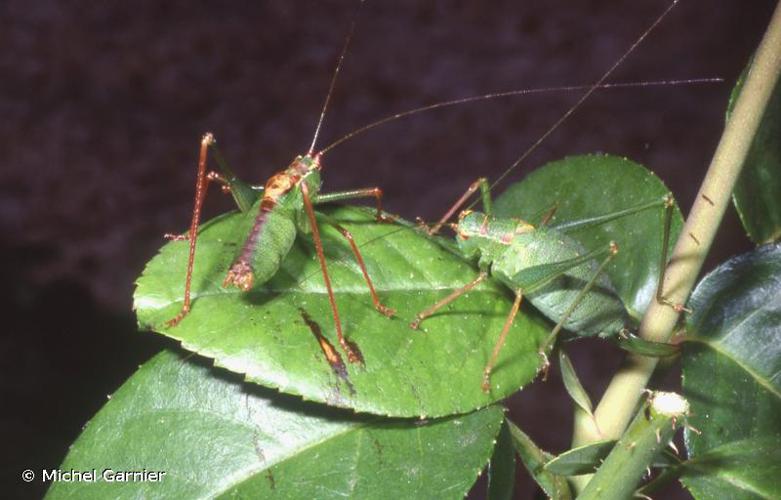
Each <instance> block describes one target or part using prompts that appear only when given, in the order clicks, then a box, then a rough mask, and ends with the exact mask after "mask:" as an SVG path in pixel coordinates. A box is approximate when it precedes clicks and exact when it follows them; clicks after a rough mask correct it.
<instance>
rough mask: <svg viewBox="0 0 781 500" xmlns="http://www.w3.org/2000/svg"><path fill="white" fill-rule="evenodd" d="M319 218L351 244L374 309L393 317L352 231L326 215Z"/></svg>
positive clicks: (393, 312)
mask: <svg viewBox="0 0 781 500" xmlns="http://www.w3.org/2000/svg"><path fill="white" fill-rule="evenodd" d="M317 217H319V218H321V219H323V221H325V222H326V223H327V224H329V225H331V226H333V227H334V228H335V229H336V230H337V231H339V233H340V234H341V235H342V236H344V238H345V239H346V240H347V242H348V243H349V244H350V248H351V249H352V252H353V254H354V255H355V260H356V261H358V266H359V267H360V268H361V273H362V274H363V279H364V281H366V285H367V286H368V287H369V293H370V294H371V297H372V302H373V303H374V308H375V309H377V310H378V311H379V312H381V313H382V314H384V315H385V316H388V317H391V316H393V315H394V314H395V313H396V311H394V310H393V309H391V308H390V307H387V306H385V305H383V304H382V302H380V298H379V297H378V296H377V292H376V290H375V289H374V283H372V280H371V278H370V277H369V272H368V271H367V270H366V264H365V263H364V261H363V256H362V255H361V252H360V250H358V245H356V244H355V239H354V238H353V235H352V233H351V232H350V231H348V230H347V229H345V228H344V227H342V226H341V225H340V224H339V223H338V222H337V221H336V220H335V219H334V218H333V217H330V216H327V215H325V214H322V213H320V214H317Z"/></svg>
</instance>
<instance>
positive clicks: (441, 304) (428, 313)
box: [409, 271, 488, 330]
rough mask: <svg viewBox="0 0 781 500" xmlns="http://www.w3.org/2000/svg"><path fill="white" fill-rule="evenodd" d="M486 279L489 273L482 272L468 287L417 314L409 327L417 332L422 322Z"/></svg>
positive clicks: (455, 291) (457, 290)
mask: <svg viewBox="0 0 781 500" xmlns="http://www.w3.org/2000/svg"><path fill="white" fill-rule="evenodd" d="M486 277H488V273H487V272H486V271H481V272H480V274H478V275H477V278H475V279H473V280H472V281H470V282H469V283H467V284H466V285H464V286H462V287H461V288H457V289H456V290H454V291H453V292H452V293H451V294H450V295H448V296H447V297H445V298H444V299H442V300H440V301H439V302H437V303H436V304H434V305H433V306H431V307H429V308H428V309H426V310H425V311H423V312H420V313H418V314H416V315H415V321H413V322H412V323H410V325H409V326H410V327H412V328H413V329H415V330H417V329H418V327H419V326H420V322H421V321H423V320H424V319H426V318H428V317H429V316H431V315H432V314H434V313H435V312H437V311H438V310H440V309H442V308H443V307H445V306H446V305H448V304H450V303H451V302H453V301H454V300H456V299H457V298H459V297H460V296H462V295H463V294H465V293H466V292H468V291H469V290H471V289H473V288H474V287H476V286H477V285H478V284H479V283H480V282H481V281H483V280H484V279H485V278H486Z"/></svg>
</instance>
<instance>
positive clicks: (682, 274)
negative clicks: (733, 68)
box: [573, 2, 781, 487]
mask: <svg viewBox="0 0 781 500" xmlns="http://www.w3.org/2000/svg"><path fill="white" fill-rule="evenodd" d="M779 73H781V2H779V4H778V5H777V6H776V10H775V12H774V13H773V16H772V18H771V21H770V25H769V27H768V29H767V31H766V33H765V36H764V37H763V39H762V41H761V42H760V45H759V47H758V49H757V52H756V55H755V58H754V62H753V64H752V67H751V70H750V71H749V74H748V76H747V78H746V83H745V85H744V87H743V91H742V92H741V93H740V96H739V97H738V100H737V102H736V104H735V108H734V110H733V112H732V115H731V116H730V118H729V120H728V121H727V124H726V126H725V129H724V133H723V134H722V136H721V140H720V141H719V145H718V146H717V148H716V152H715V153H714V155H713V159H712V160H711V164H710V167H709V168H708V172H707V173H706V175H705V179H704V180H703V182H702V185H701V186H700V190H699V192H698V193H697V198H696V200H695V202H694V204H693V206H692V208H691V211H690V212H689V217H688V218H687V220H686V224H685V225H684V227H683V230H682V231H681V234H680V235H679V237H678V242H677V244H676V246H675V249H674V251H673V253H672V256H671V259H670V263H669V265H668V267H667V271H666V277H665V282H664V295H665V298H666V299H667V300H668V301H670V302H672V303H675V304H683V303H685V302H686V299H687V298H688V296H689V293H690V292H691V289H692V288H693V286H694V283H695V280H696V278H697V276H698V274H699V272H700V269H701V267H702V263H703V261H704V260H705V257H706V255H707V254H708V251H709V250H710V247H711V244H712V243H713V238H714V236H715V234H716V230H717V229H718V227H719V224H720V223H721V219H722V217H723V215H724V212H725V210H726V209H727V205H728V204H729V201H730V196H731V194H732V189H733V187H734V184H735V181H736V180H737V178H738V175H739V174H740V170H741V168H742V166H743V162H744V160H745V157H746V154H747V152H748V150H749V147H750V146H751V142H752V140H753V138H754V134H755V133H756V130H757V128H758V126H759V123H760V121H761V118H762V115H763V113H764V109H765V106H766V105H767V102H768V100H769V98H770V96H771V94H772V92H773V89H774V87H775V85H776V81H777V80H778V77H779ZM678 317H679V313H678V312H676V311H675V310H674V309H673V308H672V307H670V306H668V305H663V304H660V303H658V302H656V301H654V302H652V303H651V305H650V307H649V308H648V310H647V311H646V314H645V316H644V317H643V320H642V322H641V324H640V330H639V335H640V337H641V338H643V339H645V340H649V341H652V342H667V341H668V340H669V339H670V336H671V335H672V331H673V328H674V327H675V325H676V323H677V321H678ZM656 363H657V359H656V358H649V357H644V356H639V355H637V354H629V355H628V356H627V357H626V359H625V361H624V363H623V365H622V367H621V368H620V369H619V371H618V372H617V373H616V374H615V376H614V377H613V380H612V381H611V382H610V385H609V386H608V388H607V390H606V391H605V394H604V395H603V397H602V400H601V401H600V403H599V405H598V406H597V408H596V410H595V412H594V416H595V419H594V421H593V422H592V421H590V420H586V419H581V420H579V421H578V424H577V425H576V427H575V429H574V436H573V445H574V446H580V445H583V444H586V443H590V442H593V441H597V440H600V439H618V438H619V437H620V436H621V434H622V433H623V432H624V429H625V428H626V426H627V425H628V423H629V420H630V419H631V418H632V416H633V415H634V413H635V411H636V408H637V403H638V401H639V399H640V397H641V395H642V393H643V390H644V389H645V386H646V384H647V383H648V380H649V379H650V377H651V374H652V373H653V371H654V369H655V368H656ZM600 430H601V432H600ZM585 481H587V479H584V481H580V482H579V483H582V484H580V486H581V487H582V486H583V485H584V484H585Z"/></svg>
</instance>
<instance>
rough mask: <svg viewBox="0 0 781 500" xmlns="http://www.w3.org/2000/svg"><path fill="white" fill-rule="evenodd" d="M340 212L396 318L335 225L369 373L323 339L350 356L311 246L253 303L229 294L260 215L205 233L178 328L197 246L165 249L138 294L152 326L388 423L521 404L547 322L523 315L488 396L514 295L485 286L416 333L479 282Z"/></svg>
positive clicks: (405, 234) (417, 244) (293, 254)
mask: <svg viewBox="0 0 781 500" xmlns="http://www.w3.org/2000/svg"><path fill="white" fill-rule="evenodd" d="M328 213H329V214H330V215H331V216H333V217H336V218H337V219H339V220H340V221H341V222H342V225H343V226H344V227H346V228H347V229H349V230H350V231H351V232H352V233H353V235H354V237H355V240H356V242H357V244H358V245H359V246H360V248H361V251H362V253H363V257H364V260H365V261H366V266H367V268H368V272H369V275H370V276H371V277H372V279H373V280H374V283H375V286H376V289H377V292H378V294H379V295H380V298H381V300H382V301H383V302H384V303H385V304H386V305H387V306H389V307H392V308H394V309H396V311H397V316H396V317H394V318H387V317H385V316H383V315H381V314H380V313H378V312H377V311H375V310H374V308H373V307H372V302H371V299H370V296H369V293H368V289H367V287H366V283H365V282H364V280H363V277H362V274H361V272H360V269H359V267H358V265H357V263H356V262H355V259H354V258H353V254H352V252H351V251H350V247H349V245H348V243H347V242H346V241H345V239H344V238H343V237H342V236H341V235H340V234H339V233H338V232H337V231H336V230H334V229H333V228H332V227H330V226H328V225H325V224H324V225H322V227H321V231H322V236H323V245H324V248H325V254H326V257H327V260H328V269H329V272H330V273H331V280H332V283H333V286H334V291H335V293H336V300H337V303H338V306H339V313H340V316H341V319H342V322H343V326H344V331H345V335H346V337H347V338H348V339H350V340H351V341H353V342H355V343H356V344H357V345H358V346H359V348H360V350H361V351H362V353H363V357H364V360H365V366H364V367H361V366H360V365H359V364H349V365H348V366H347V371H346V373H344V372H341V371H340V370H337V369H332V367H331V366H330V365H329V363H328V362H327V361H326V359H325V357H324V354H323V351H322V350H321V347H320V344H319V343H318V341H317V339H316V337H315V335H313V333H315V332H316V330H317V329H318V328H319V330H320V331H321V332H322V335H323V336H324V337H325V338H326V339H328V341H329V342H330V343H331V344H332V345H334V346H336V347H337V351H339V352H341V350H340V349H339V347H338V344H337V342H336V334H335V331H334V324H333V316H332V312H331V309H330V307H329V303H328V297H327V295H326V293H325V287H324V285H323V280H322V275H321V271H320V267H319V264H318V262H317V260H316V257H315V251H314V248H313V244H312V242H311V238H310V237H309V236H305V235H303V236H302V235H300V236H299V237H298V238H297V240H296V243H295V244H294V245H293V249H292V250H291V251H290V253H289V254H288V255H287V257H286V258H285V260H284V261H283V263H282V267H281V269H280V270H279V271H278V272H277V274H276V275H275V276H274V277H273V278H272V279H271V280H270V281H269V282H267V283H265V284H261V285H259V286H257V287H256V288H255V289H253V290H252V291H250V292H248V293H242V292H240V291H238V290H237V289H235V288H231V289H223V288H222V287H221V283H222V281H223V278H224V276H225V273H226V272H227V270H228V268H229V267H230V264H231V262H232V260H233V259H234V257H235V256H236V253H237V251H238V248H239V246H240V245H241V244H242V243H243V240H244V237H245V235H246V233H244V232H243V231H242V228H245V227H246V226H247V224H248V223H251V218H252V217H253V216H254V214H246V215H241V214H235V213H234V214H230V215H226V216H222V217H219V218H217V219H215V220H213V221H211V222H209V223H207V224H205V225H204V226H203V227H202V229H201V233H200V236H199V238H198V250H197V255H196V263H195V274H194V278H193V298H194V300H193V307H192V311H191V313H190V314H189V315H188V316H187V317H185V319H184V320H183V321H182V322H181V323H180V324H179V325H177V326H176V327H173V328H168V327H166V326H165V321H166V320H168V319H171V318H172V317H174V316H175V315H176V314H177V312H178V311H179V309H180V308H181V301H182V294H183V289H184V272H185V264H186V260H187V248H188V245H187V242H184V241H180V242H172V243H169V244H167V245H166V246H165V247H163V249H162V250H161V251H160V254H159V255H158V256H156V257H155V258H154V259H152V261H150V262H149V263H148V264H147V267H146V269H145V270H144V273H143V275H142V276H141V278H139V280H138V282H137V289H136V294H135V308H136V311H137V314H138V320H139V323H140V324H141V325H142V327H145V328H149V329H152V330H155V331H158V332H161V333H163V334H165V335H167V336H169V337H171V338H174V339H177V340H180V341H181V342H182V346H183V347H184V348H186V349H188V350H191V351H194V352H197V353H198V354H201V355H203V356H206V357H209V358H213V359H214V360H215V364H216V365H217V366H221V367H225V368H227V369H229V370H231V371H233V372H236V373H240V374H244V375H245V376H246V379H247V380H249V381H251V382H256V383H259V384H262V385H265V386H269V387H274V388H278V389H279V390H281V391H283V392H286V393H290V394H296V395H301V396H303V397H304V398H305V399H309V400H314V401H320V402H325V403H328V404H330V405H333V406H340V407H349V408H353V409H355V410H357V411H362V412H369V413H375V414H381V415H392V416H402V417H406V416H442V415H451V414H455V413H465V412H468V411H472V410H474V409H475V408H479V407H483V406H486V405H489V404H491V403H492V402H494V401H497V400H500V399H502V398H504V397H506V396H508V395H509V394H512V393H513V392H515V391H516V390H518V388H520V387H522V386H523V385H525V384H527V383H528V382H530V381H531V380H532V379H533V378H534V377H535V375H536V373H537V370H538V369H539V368H540V365H541V362H542V361H541V359H540V356H539V355H538V354H537V351H538V349H539V345H540V344H541V342H542V339H543V338H544V337H545V336H546V335H547V333H548V330H549V326H547V323H546V322H544V320H542V319H540V318H539V316H536V315H530V314H528V313H522V314H520V315H519V316H518V317H517V319H516V320H515V323H514V325H513V328H512V330H511V331H510V334H509V335H508V338H507V343H506V344H505V347H504V349H502V352H501V355H500V358H499V362H498V364H497V367H496V369H495V370H494V372H493V375H492V378H491V382H492V392H491V393H490V394H485V393H483V391H482V390H481V382H482V376H483V368H484V367H485V365H486V362H487V360H488V358H489V357H490V354H491V351H492V349H493V347H494V344H495V342H496V339H497V338H498V336H499V334H500V332H501V330H502V326H503V324H504V321H505V318H506V316H507V314H508V312H509V311H510V307H511V301H510V298H509V291H508V290H506V289H505V288H504V287H501V286H499V285H497V284H494V283H490V282H486V283H484V284H481V285H480V286H478V287H477V288H475V289H474V290H473V291H471V292H469V293H468V294H467V295H466V296H465V297H462V298H460V299H459V300H457V301H455V302H454V303H453V304H452V305H450V306H448V307H446V308H445V309H443V310H442V311H441V312H439V313H438V314H436V315H434V316H432V317H431V318H429V319H426V321H424V322H423V323H422V325H421V329H420V330H413V329H411V328H410V326H409V324H410V322H411V321H412V320H413V319H414V317H415V314H417V313H419V312H421V311H423V310H424V309H426V308H427V307H429V306H431V305H432V304H434V303H435V302H436V301H437V300H439V299H441V298H443V297H445V296H446V295H448V294H449V293H450V292H452V291H453V290H455V289H456V288H459V287H461V286H462V285H464V284H465V283H467V282H468V281H470V280H472V279H473V278H474V277H475V276H476V275H477V271H476V270H475V269H474V268H473V267H472V266H471V265H469V264H468V263H466V262H464V261H463V260H462V259H460V258H459V257H457V256H455V255H453V254H452V253H450V252H448V251H446V250H444V249H443V248H442V247H441V246H439V245H438V244H437V243H436V241H435V240H434V239H431V238H428V237H424V236H422V235H420V234H419V233H418V232H417V231H415V230H414V229H412V228H407V227H402V226H400V225H394V224H387V223H380V224H378V223H376V222H374V215H373V211H370V210H365V209H359V208H349V207H343V208H336V209H334V210H330V211H329V212H328ZM248 221H250V222H248ZM305 316H306V318H305ZM307 319H310V320H311V321H307ZM342 357H343V358H345V363H346V357H345V356H344V353H342Z"/></svg>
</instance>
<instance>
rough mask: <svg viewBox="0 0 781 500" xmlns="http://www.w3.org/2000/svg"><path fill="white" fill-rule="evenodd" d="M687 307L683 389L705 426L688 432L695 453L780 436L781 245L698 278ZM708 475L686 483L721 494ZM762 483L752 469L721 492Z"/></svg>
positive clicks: (695, 419)
mask: <svg viewBox="0 0 781 500" xmlns="http://www.w3.org/2000/svg"><path fill="white" fill-rule="evenodd" d="M689 305H690V307H691V308H692V309H693V311H694V313H693V314H692V315H691V316H690V318H689V322H688V332H689V333H688V335H687V337H686V342H685V343H684V345H683V353H682V362H683V388H684V394H685V395H686V398H687V399H688V400H689V401H690V403H691V406H692V417H691V418H690V419H689V423H690V424H691V425H692V426H693V427H694V428H696V429H698V430H699V432H700V433H697V432H694V431H692V430H687V431H686V433H685V437H686V447H687V449H688V451H689V457H690V458H691V459H693V460H698V459H699V457H701V456H706V455H707V454H708V453H711V452H713V451H714V450H716V449H717V448H719V447H721V446H731V445H732V443H735V442H737V441H743V440H745V439H757V440H760V441H761V440H766V441H768V442H770V441H773V442H776V441H777V440H778V439H781V418H779V416H781V245H770V246H765V247H760V248H759V249H757V250H756V251H754V252H750V253H748V254H745V255H742V256H739V257H736V258H733V259H731V260H730V261H728V262H726V263H724V264H722V265H721V266H720V267H719V268H717V269H716V270H715V271H713V272H712V273H710V274H709V275H708V276H706V277H705V278H704V279H703V280H702V281H701V282H700V284H699V285H698V286H697V289H696V290H695V291H694V293H693V295H692V298H691V302H690V304H689ZM736 446H737V445H736ZM762 450H765V451H762ZM766 451H767V450H766V449H765V448H764V447H763V448H761V449H757V450H756V453H757V455H758V457H757V459H762V460H767V461H771V462H772V463H774V464H775V467H776V469H775V470H776V477H781V462H780V461H778V460H775V461H772V456H774V455H772V456H771V454H768V453H767V452H766ZM724 474H725V475H729V474H730V472H729V470H727V469H725V472H724ZM717 480H718V479H717V478H715V477H714V481H717ZM703 481H707V478H704V477H703V478H701V480H700V481H691V480H690V478H689V479H686V480H684V484H685V485H686V486H687V487H689V488H690V489H691V491H692V493H693V494H694V495H695V497H697V498H715V497H712V496H710V495H709V494H708V491H712V490H711V488H710V487H708V488H705V487H704V486H703V484H705V483H704V482H703ZM762 482H763V479H762V477H760V476H757V477H756V478H755V477H753V475H752V473H751V471H750V470H749V471H747V472H746V474H745V475H744V477H743V479H742V480H741V482H740V483H736V484H734V488H733V489H730V490H729V492H726V491H723V490H722V491H723V494H725V495H727V496H729V497H730V498H756V496H755V492H756V491H760V490H762V488H761V487H760V486H759V484H760V483H762ZM714 487H715V486H714ZM766 492H767V493H770V496H766V498H771V497H772V498H779V497H781V481H777V482H776V483H775V485H774V488H773V489H771V490H766ZM760 496H761V495H760ZM722 498H723V497H722Z"/></svg>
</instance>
